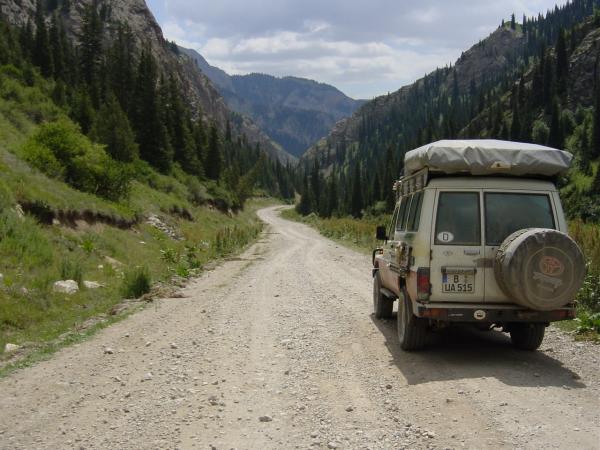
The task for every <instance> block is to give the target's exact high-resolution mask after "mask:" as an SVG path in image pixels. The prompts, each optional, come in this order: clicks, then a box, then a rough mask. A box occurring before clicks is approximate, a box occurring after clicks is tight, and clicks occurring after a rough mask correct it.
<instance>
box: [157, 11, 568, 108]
mask: <svg viewBox="0 0 600 450" xmlns="http://www.w3.org/2000/svg"><path fill="white" fill-rule="evenodd" d="M558 1H560V2H561V3H565V2H566V0H558ZM149 5H150V7H151V8H152V10H153V11H155V12H157V11H158V12H157V15H158V19H159V21H160V22H161V24H162V26H163V31H164V34H165V36H166V37H167V38H168V39H171V40H176V41H177V42H178V43H180V44H181V45H183V46H186V47H190V48H194V49H196V50H198V51H199V52H200V53H201V54H202V55H203V56H204V57H205V58H206V59H207V60H208V61H209V62H210V63H211V64H213V65H216V66H218V67H221V68H222V69H224V70H226V71H228V72H229V73H233V74H243V73H248V72H263V73H270V74H273V75H278V76H284V75H295V76H303V77H307V78H312V79H315V80H317V81H322V82H327V83H331V84H334V85H336V86H337V87H338V88H340V89H342V90H343V91H345V92H346V93H348V94H349V95H352V96H354V97H357V98H370V97H372V96H374V95H376V94H382V93H386V92H388V91H394V90H396V89H398V88H400V87H401V86H402V85H404V84H407V83H409V82H412V81H414V80H415V79H416V78H418V77H421V76H423V75H424V74H425V73H427V72H429V71H431V70H433V69H435V68H436V67H441V66H444V65H446V64H448V63H450V62H453V61H454V60H455V59H456V58H457V57H458V56H459V55H460V54H461V52H462V51H464V50H466V49H468V48H469V47H470V46H471V45H473V44H475V43H476V42H478V41H479V40H480V39H482V38H484V37H485V36H486V35H487V34H489V33H490V32H491V31H493V30H494V29H495V28H496V27H497V26H498V24H499V23H500V21H501V20H502V19H503V18H505V19H507V18H509V17H510V15H511V13H513V12H514V13H515V14H516V15H517V18H518V19H519V20H520V18H521V16H522V14H523V13H525V14H527V15H528V16H531V15H537V13H538V12H540V11H541V12H545V11H546V10H547V9H548V8H551V7H553V6H554V0H528V1H525V0H506V1H503V2H498V1H497V0H455V1H452V2H449V1H445V0H419V1H416V0H414V1H413V0H404V1H397V0H353V1H348V0H327V1H323V0H219V1H210V2H209V1H208V0H200V1H192V0H149Z"/></svg>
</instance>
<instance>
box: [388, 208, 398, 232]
mask: <svg viewBox="0 0 600 450" xmlns="http://www.w3.org/2000/svg"><path fill="white" fill-rule="evenodd" d="M399 210H400V207H399V206H398V205H396V209H394V214H393V215H392V221H391V222H390V226H389V227H388V236H389V237H390V239H393V237H394V230H395V229H396V221H397V220H398V211H399Z"/></svg>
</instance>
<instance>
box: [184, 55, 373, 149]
mask: <svg viewBox="0 0 600 450" xmlns="http://www.w3.org/2000/svg"><path fill="white" fill-rule="evenodd" d="M180 51H181V52H182V53H184V54H186V55H188V56H190V57H191V58H193V59H194V60H195V61H196V62H197V64H198V67H200V69H201V70H202V72H204V74H205V75H206V76H208V78H210V79H211V80H212V81H213V83H214V84H215V85H216V86H217V87H218V88H219V91H220V92H221V94H222V95H223V97H224V98H225V100H226V101H227V104H228V105H229V107H230V108H232V109H233V110H234V111H237V112H238V113H240V114H243V115H247V116H249V117H250V118H252V119H253V120H254V121H255V122H256V123H257V124H258V125H259V126H260V127H261V129H263V130H265V132H266V133H267V134H268V135H269V136H270V137H271V138H273V140H275V141H276V142H278V143H279V144H281V146H282V147H283V148H284V149H286V150H287V151H288V152H290V153H292V154H293V155H295V156H301V155H302V154H303V153H304V152H305V150H306V149H307V148H308V147H309V146H310V145H311V144H313V143H314V142H316V141H317V140H318V139H320V138H321V137H323V136H325V135H326V134H327V133H328V132H329V130H330V129H331V128H332V127H333V125H334V124H335V123H336V122H338V121H339V120H341V119H343V118H346V117H349V116H351V115H352V113H354V111H356V109H358V108H359V107H360V105H362V104H363V103H364V101H361V100H354V99H352V98H350V97H348V96H346V95H345V94H344V93H343V92H341V91H339V90H338V89H336V88H335V87H333V86H330V85H328V84H324V83H318V82H316V81H312V80H308V79H305V78H297V77H283V78H278V77H274V76H271V75H265V74H259V73H253V74H249V75H233V76H230V75H228V74H227V73H226V72H224V71H223V70H221V69H219V68H217V67H214V66H211V65H210V64H209V63H208V62H207V61H206V59H204V57H202V55H200V54H199V53H198V52H196V51H195V50H190V49H185V48H180Z"/></svg>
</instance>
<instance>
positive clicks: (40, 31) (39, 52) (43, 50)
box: [33, 0, 53, 77]
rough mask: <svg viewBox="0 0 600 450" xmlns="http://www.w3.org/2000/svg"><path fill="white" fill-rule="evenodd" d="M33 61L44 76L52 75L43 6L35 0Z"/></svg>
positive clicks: (50, 54) (39, 1) (48, 39)
mask: <svg viewBox="0 0 600 450" xmlns="http://www.w3.org/2000/svg"><path fill="white" fill-rule="evenodd" d="M33 61H34V63H35V64H36V65H37V66H38V67H39V68H40V71H41V72H42V75H44V76H45V77H50V76H52V72H53V67H52V53H51V51H50V38H49V36H48V28H47V27H46V17H45V16H44V6H43V3H42V1H41V0H37V3H36V10H35V43H34V47H33Z"/></svg>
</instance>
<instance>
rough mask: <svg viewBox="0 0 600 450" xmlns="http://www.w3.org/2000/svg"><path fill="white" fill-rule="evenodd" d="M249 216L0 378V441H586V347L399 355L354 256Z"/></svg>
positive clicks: (273, 220) (574, 444)
mask: <svg viewBox="0 0 600 450" xmlns="http://www.w3.org/2000/svg"><path fill="white" fill-rule="evenodd" d="M259 215H260V217H261V218H262V219H263V220H264V221H265V222H267V224H268V226H267V230H266V233H265V235H264V236H263V238H262V239H261V241H259V242H258V243H257V244H256V245H254V246H253V247H251V248H250V249H249V250H248V251H246V252H245V253H244V254H243V255H242V256H241V257H240V258H235V259H233V260H230V261H228V262H226V263H224V264H223V265H221V266H220V267H218V268H217V269H215V270H213V271H211V272H207V273H205V274H204V275H203V276H202V277H200V278H199V279H197V280H195V281H193V282H192V283H191V284H190V285H189V286H188V287H187V288H185V289H184V290H183V293H184V295H185V298H176V299H163V300H160V301H158V302H157V303H156V304H155V305H152V306H150V307H148V308H146V309H145V310H143V311H141V312H139V313H137V314H135V315H133V316H131V317H129V318H127V319H125V320H124V321H122V322H120V323H118V324H116V325H113V326H111V327H109V328H107V329H104V330H103V331H101V332H99V333H98V334H97V335H95V336H94V337H93V338H92V339H90V340H88V341H86V342H83V343H81V344H78V345H74V346H72V347H69V348H66V349H63V350H61V351H60V352H58V353H57V354H56V355H54V356H53V357H52V358H51V359H50V360H48V361H45V362H41V363H39V364H37V365H35V366H34V367H30V368H27V369H24V370H20V371H17V372H15V373H13V374H12V375H10V376H9V377H6V378H4V379H2V380H0V447H1V448H5V449H36V448H40V449H45V448H48V449H57V448H74V449H92V448H98V449H109V448H111V449H112V448H119V449H145V448H150V449H151V448H156V449H166V448H182V449H187V448H198V449H210V448H216V449H232V448H236V449H288V448H290V449H294V448H300V449H309V448H340V449H346V448H349V449H354V448H365V449H366V448H370V449H396V448H417V449H418V448H436V449H445V448H452V449H460V448H471V449H485V448H489V449H503V448H524V449H541V448H564V449H595V448H600V398H599V395H600V389H599V388H600V375H599V370H598V369H599V367H600V364H599V359H600V356H599V352H598V350H599V347H598V346H594V345H591V344H576V343H574V342H573V341H572V338H571V337H569V336H566V335H563V334H562V333H560V332H558V331H556V330H551V331H550V332H549V335H548V336H547V340H546V341H545V342H544V344H542V351H540V352H537V353H528V352H521V351H517V350H514V349H513V348H512V347H511V345H510V343H509V340H508V338H507V337H506V336H504V335H503V334H500V333H496V332H488V333H479V332H477V333H475V332H468V331H461V330H458V331H451V332H446V333H444V334H440V335H437V336H434V338H433V339H432V342H431V344H430V346H429V347H428V349H427V350H425V351H423V352H420V353H405V352H402V351H401V350H400V349H399V347H398V345H397V343H396V339H395V320H391V321H387V322H384V321H377V320H375V319H374V318H373V316H372V315H371V282H372V280H371V276H370V261H369V259H370V258H369V257H368V256H365V255H362V254H359V253H356V252H354V251H351V250H348V249H346V248H344V247H341V246H340V245H338V244H336V243H333V242H331V241H329V240H327V239H325V238H323V237H321V236H320V235H319V234H318V233H317V232H316V231H314V230H312V229H310V228H309V227H307V226H304V225H301V224H297V223H292V222H288V221H285V220H283V219H281V218H279V217H278V212H277V208H268V209H264V210H262V211H260V212H259ZM107 348H110V349H112V353H110V352H109V353H106V349H107Z"/></svg>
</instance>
